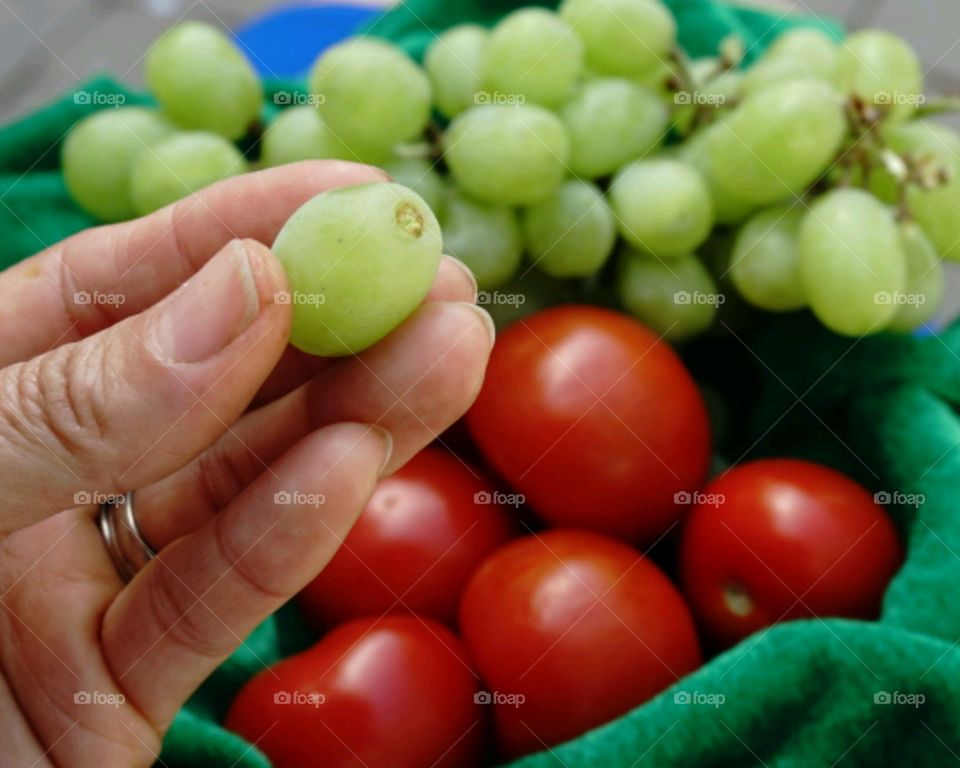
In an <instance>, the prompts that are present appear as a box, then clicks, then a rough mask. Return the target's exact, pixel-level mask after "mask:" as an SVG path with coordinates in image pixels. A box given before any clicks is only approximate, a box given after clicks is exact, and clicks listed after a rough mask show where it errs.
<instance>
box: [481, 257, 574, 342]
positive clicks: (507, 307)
mask: <svg viewBox="0 0 960 768" xmlns="http://www.w3.org/2000/svg"><path fill="white" fill-rule="evenodd" d="M573 298H574V297H573V291H571V290H570V288H569V287H568V286H567V285H566V284H564V283H563V282H562V281H560V280H557V279H556V278H554V277H550V276H549V275H547V274H545V273H543V272H539V271H538V270H535V269H527V270H525V271H524V272H523V273H521V274H520V275H518V276H517V277H516V278H514V279H513V280H511V281H510V282H509V283H504V284H503V285H501V286H500V287H499V288H497V289H496V290H493V291H480V294H479V296H478V297H477V303H478V304H480V305H481V306H482V307H483V308H484V309H486V310H487V312H489V313H490V316H491V317H492V318H493V322H494V324H495V325H496V326H497V329H498V330H503V329H504V328H506V327H507V326H508V325H511V324H513V323H515V322H517V321H518V320H522V319H523V318H525V317H528V316H530V315H532V314H534V313H536V312H539V311H540V310H543V309H548V308H549V307H555V306H557V305H558V304H569V303H570V302H572V301H573Z"/></svg>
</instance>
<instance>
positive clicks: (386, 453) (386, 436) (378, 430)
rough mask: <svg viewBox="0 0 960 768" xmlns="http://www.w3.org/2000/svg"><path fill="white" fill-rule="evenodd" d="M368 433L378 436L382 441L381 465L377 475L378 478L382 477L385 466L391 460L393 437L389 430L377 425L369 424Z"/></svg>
mask: <svg viewBox="0 0 960 768" xmlns="http://www.w3.org/2000/svg"><path fill="white" fill-rule="evenodd" d="M370 431H371V432H373V433H375V434H376V435H378V436H379V437H380V439H381V440H382V441H383V463H382V464H381V465H380V472H379V473H378V475H377V476H378V477H383V475H384V473H385V472H386V469H387V465H389V464H390V459H392V458H393V435H392V434H391V433H390V432H389V430H387V429H385V428H384V427H381V426H379V425H377V424H371V425H370Z"/></svg>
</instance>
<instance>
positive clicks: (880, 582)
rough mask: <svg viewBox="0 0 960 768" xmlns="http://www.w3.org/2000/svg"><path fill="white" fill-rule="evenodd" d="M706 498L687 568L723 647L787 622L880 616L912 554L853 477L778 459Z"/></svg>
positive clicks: (684, 546) (715, 487) (690, 592)
mask: <svg viewBox="0 0 960 768" xmlns="http://www.w3.org/2000/svg"><path fill="white" fill-rule="evenodd" d="M697 502H698V503H696V504H695V505H694V507H693V509H692V511H691V512H690V517H689V519H688V521H687V523H686V526H685V529H684V532H683V536H682V538H681V546H680V572H681V579H682V582H683V586H684V590H685V592H686V594H687V596H688V598H689V600H690V603H691V607H692V608H693V611H694V614H695V615H696V617H697V619H698V621H699V623H700V624H701V626H702V628H703V629H704V630H705V632H706V633H707V634H708V635H709V637H710V638H711V639H712V640H713V642H714V643H715V644H716V645H717V646H719V647H726V646H729V645H732V644H734V643H736V642H737V641H739V640H741V639H742V638H744V637H746V636H747V635H750V634H752V633H754V632H756V631H757V630H759V629H761V628H763V627H767V626H770V625H771V624H776V623H777V622H779V621H783V620H785V619H797V618H804V617H809V616H813V615H816V616H849V617H853V618H864V619H867V618H875V617H876V616H877V615H878V613H879V611H880V602H881V600H882V598H883V593H884V591H885V590H886V587H887V584H888V583H889V581H890V578H891V577H892V576H893V574H894V572H895V571H896V570H897V568H898V567H899V565H900V562H901V560H902V557H903V552H902V550H901V547H900V542H899V540H898V539H897V535H896V532H895V530H894V527H893V524H892V523H891V522H890V519H889V518H888V517H887V515H886V514H885V512H884V509H883V508H882V507H881V506H880V505H878V504H876V503H875V502H874V500H873V497H872V496H871V495H870V493H869V492H868V491H867V490H866V489H865V488H863V487H861V486H860V485H858V484H857V483H855V482H854V481H853V480H850V479H849V478H847V477H845V476H843V475H841V474H839V473H838V472H835V471H833V470H832V469H828V468H826V467H823V466H820V465H819V464H813V463H811V462H807V461H797V460H792V459H768V460H762V461H754V462H750V463H748V464H742V465H740V466H738V467H734V468H733V469H730V470H728V471H727V472H725V473H724V474H723V475H721V476H720V477H719V478H717V479H716V480H715V481H713V482H712V483H711V484H710V485H709V486H708V487H707V488H706V489H705V490H704V492H703V493H701V494H697Z"/></svg>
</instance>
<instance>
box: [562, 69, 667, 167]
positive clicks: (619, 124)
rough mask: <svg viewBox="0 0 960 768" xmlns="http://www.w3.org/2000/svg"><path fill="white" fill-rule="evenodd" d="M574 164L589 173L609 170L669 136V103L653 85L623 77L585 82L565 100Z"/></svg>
mask: <svg viewBox="0 0 960 768" xmlns="http://www.w3.org/2000/svg"><path fill="white" fill-rule="evenodd" d="M560 117H561V119H562V120H563V122H564V125H566V127H567V132H568V133H569V135H570V163H569V165H570V170H571V171H572V172H573V173H574V174H576V175H577V176H580V177H582V178H585V179H596V178H599V177H601V176H609V175H610V174H612V173H615V172H616V171H617V170H618V169H620V168H622V167H623V166H624V165H626V164H627V163H629V162H630V161H631V160H636V159H637V158H639V157H642V156H643V155H645V154H647V153H648V152H650V151H652V150H653V149H655V148H656V147H657V146H658V145H659V144H660V143H661V142H662V141H663V140H664V138H666V133H667V126H668V125H669V123H670V112H669V110H668V109H667V105H666V104H664V103H663V101H662V100H661V99H660V98H659V97H658V96H657V94H656V93H654V92H653V91H652V90H650V89H649V88H645V87H644V86H642V85H637V84H636V83H632V82H630V81H629V80H622V79H619V78H601V79H595V80H591V81H590V82H587V83H584V84H583V85H582V86H580V88H579V89H578V90H577V91H576V93H574V95H573V97H572V98H571V99H570V100H569V101H567V103H566V104H564V105H563V107H562V109H561V110H560Z"/></svg>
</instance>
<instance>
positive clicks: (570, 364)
mask: <svg viewBox="0 0 960 768" xmlns="http://www.w3.org/2000/svg"><path fill="white" fill-rule="evenodd" d="M467 424H468V427H469V429H470V432H471V434H472V436H473V438H474V440H475V442H476V444H477V446H478V448H479V449H480V452H481V453H482V454H483V456H484V458H485V459H486V460H487V462H488V463H489V464H490V465H491V466H492V467H493V468H494V469H495V470H496V471H497V472H499V473H500V475H502V476H503V478H504V479H505V480H506V481H507V482H508V483H509V484H510V485H512V486H513V487H514V488H516V489H517V490H518V491H519V492H521V493H523V494H524V495H525V496H526V500H527V502H528V503H529V504H530V505H531V506H532V507H533V509H534V510H535V511H536V512H537V513H538V514H539V515H540V516H541V517H542V518H543V519H544V520H546V521H547V522H548V523H550V524H552V525H554V526H560V527H574V528H584V529H589V530H594V531H597V532H599V533H604V534H607V535H610V536H615V537H618V538H623V539H626V540H628V541H632V542H635V543H639V544H649V543H652V542H653V541H654V540H655V539H657V538H658V537H659V536H660V535H662V534H663V533H664V532H665V531H667V530H668V529H669V528H670V527H671V526H672V525H674V524H675V523H676V522H677V520H679V519H680V518H681V516H682V515H683V513H684V512H685V509H686V507H685V505H683V504H678V503H677V499H678V496H677V494H680V493H682V492H686V493H690V492H692V491H694V490H696V489H697V488H698V487H699V486H700V485H701V484H702V483H703V481H704V479H705V478H706V473H707V471H708V468H709V463H710V427H709V422H708V418H707V411H706V407H705V405H704V401H703V398H702V397H701V395H700V392H699V391H698V389H697V386H696V384H695V383H694V381H693V379H692V378H691V377H690V374H689V373H688V372H687V370H686V368H685V367H684V365H683V363H682V362H681V361H680V359H679V358H678V357H677V355H676V354H675V353H674V351H673V350H672V349H671V348H670V347H669V345H667V344H666V343H665V342H662V341H660V340H659V339H658V337H657V336H656V335H655V334H654V333H653V332H651V331H650V330H648V329H647V328H646V327H645V326H643V325H641V324H640V323H638V322H636V321H635V320H633V319H632V318H630V317H627V316H626V315H622V314H620V313H618V312H613V311H611V310H607V309H601V308H598V307H584V306H564V307H557V308H554V309H548V310H545V311H543V312H539V313H537V314H535V315H532V316H530V317H527V318H524V320H523V321H522V322H518V323H515V324H514V325H512V326H510V327H509V328H507V330H506V331H504V332H503V333H502V334H501V336H500V338H499V339H498V340H497V343H496V345H495V347H494V350H493V355H492V357H491V360H490V365H489V367H488V369H487V377H486V380H485V382H484V385H483V388H482V390H481V392H480V396H479V397H478V399H477V401H476V403H475V404H474V406H473V408H471V410H470V411H469V413H468V414H467ZM680 498H682V497H680Z"/></svg>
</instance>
